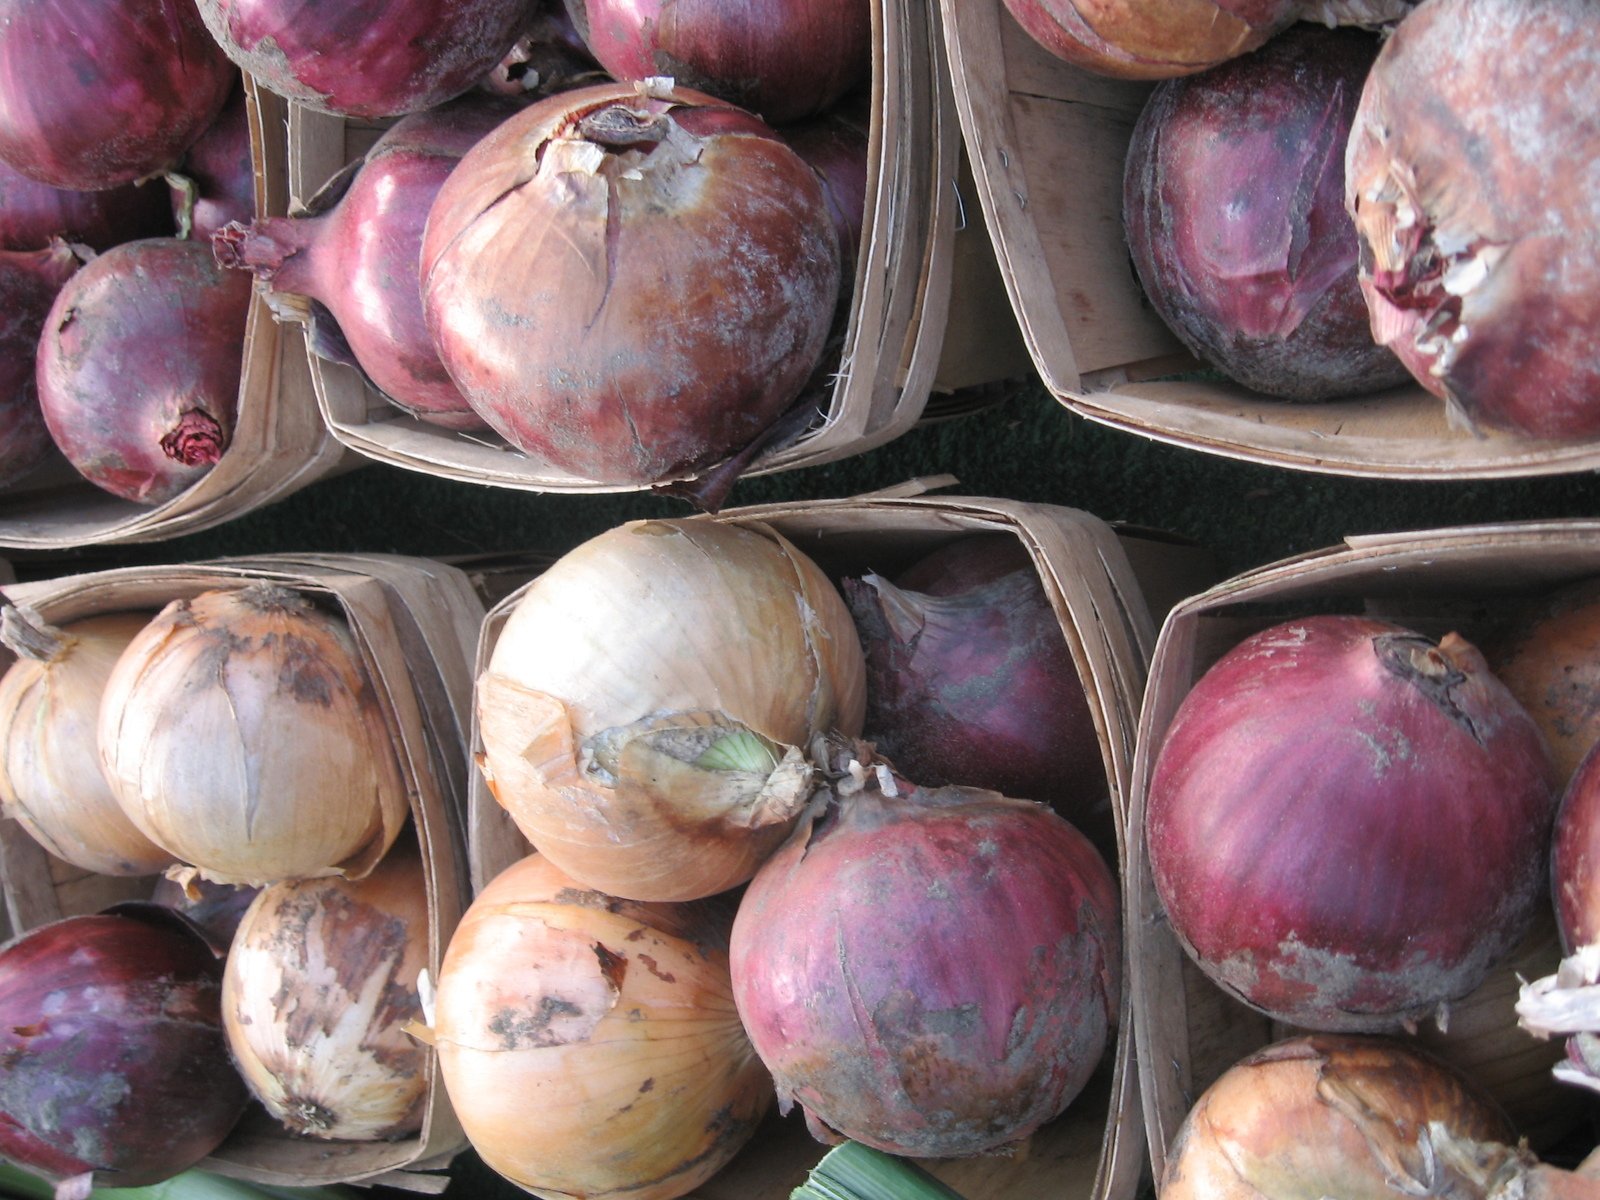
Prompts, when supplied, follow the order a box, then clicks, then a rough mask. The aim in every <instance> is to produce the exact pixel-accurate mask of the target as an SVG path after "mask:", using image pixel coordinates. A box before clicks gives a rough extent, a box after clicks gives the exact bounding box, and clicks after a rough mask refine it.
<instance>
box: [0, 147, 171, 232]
mask: <svg viewBox="0 0 1600 1200" xmlns="http://www.w3.org/2000/svg"><path fill="white" fill-rule="evenodd" d="M172 231H173V225H172V215H171V213H170V211H169V207H168V203H167V193H166V190H165V189H163V188H162V187H160V186H159V185H158V184H148V183H147V184H134V183H126V184H123V185H121V186H120V187H114V188H105V189H103V190H101V191H97V192H78V191H71V190H67V189H63V188H54V187H51V186H50V185H49V184H47V183H40V182H39V181H38V180H37V179H30V178H28V176H26V175H24V174H22V173H21V172H20V171H17V170H14V169H12V168H11V167H9V166H7V165H6V164H5V163H4V162H0V248H4V249H6V250H42V249H44V248H45V247H46V246H48V245H49V244H50V239H51V238H56V237H59V238H65V239H66V240H67V241H69V242H77V243H79V244H81V245H84V246H88V247H89V248H90V249H93V250H109V249H110V248H111V247H112V246H115V245H116V244H117V243H118V242H131V241H133V239H135V238H141V237H162V236H164V235H168V234H170V233H172Z"/></svg>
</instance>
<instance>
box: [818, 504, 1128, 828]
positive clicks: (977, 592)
mask: <svg viewBox="0 0 1600 1200" xmlns="http://www.w3.org/2000/svg"><path fill="white" fill-rule="evenodd" d="M843 586H844V593H845V598H846V600H847V601H848V602H849V604H850V609H851V612H852V614H853V615H854V616H855V619H856V628H857V630H858V632H859V633H860V635H861V643H862V647H863V649H864V650H865V651H866V655H867V717H866V724H865V727H864V728H865V731H866V732H865V734H864V735H863V736H864V737H866V738H867V740H869V741H871V742H872V743H874V745H876V746H877V748H878V750H879V751H881V752H882V753H883V754H884V755H885V756H886V757H887V758H889V759H890V760H891V761H892V762H893V763H894V764H895V767H896V768H897V769H898V770H901V771H903V772H905V774H906V775H908V776H910V777H911V778H913V779H916V780H918V781H919V782H921V783H922V784H923V785H924V786H933V785H938V784H949V783H954V784H962V785H965V786H967V787H979V788H988V789H991V790H993V791H997V792H1003V793H1005V794H1006V795H1008V796H1015V797H1017V798H1019V799H1024V800H1039V801H1042V802H1044V803H1048V804H1052V805H1055V806H1056V807H1057V808H1058V810H1059V811H1060V812H1061V813H1062V815H1063V816H1065V817H1067V818H1068V819H1069V820H1071V821H1073V822H1074V823H1075V824H1078V825H1079V826H1080V827H1084V826H1085V825H1086V824H1088V823H1089V821H1091V820H1092V821H1093V823H1094V825H1095V826H1096V828H1095V829H1094V831H1093V832H1094V835H1095V836H1096V838H1097V839H1100V835H1101V834H1104V835H1106V838H1105V839H1104V840H1103V842H1102V844H1105V845H1107V846H1114V845H1115V842H1114V841H1111V840H1109V838H1110V834H1111V830H1110V826H1109V812H1108V811H1106V809H1105V801H1106V798H1107V789H1106V782H1105V778H1106V777H1105V766H1104V763H1103V761H1102V758H1101V753H1100V737H1099V734H1098V732H1097V731H1096V729H1095V723H1094V716H1093V714H1092V713H1091V712H1090V711H1089V700H1088V696H1087V694H1086V693H1085V692H1084V687H1083V683H1082V682H1081V681H1080V680H1079V678H1078V668H1077V666H1076V664H1075V663H1074V662H1073V660H1072V651H1071V649H1070V648H1069V647H1068V646H1067V640H1066V637H1065V635H1064V634H1063V633H1062V630H1061V619H1060V617H1058V616H1057V615H1056V611H1055V609H1054V608H1053V607H1051V604H1050V597H1049V596H1048V595H1047V594H1046V592H1045V590H1044V585H1043V583H1042V582H1041V580H1040V578H1039V569H1038V568H1037V567H1036V566H1034V564H1033V560H1032V559H1031V558H1030V557H1029V556H1028V551H1027V550H1026V549H1025V548H1024V546H1023V544H1022V542H1021V541H1020V540H1018V539H1017V538H1016V537H1015V536H1014V535H1012V534H1006V533H1000V534H979V535H976V536H972V537H964V538H958V539H957V540H955V541H953V542H951V543H950V544H949V545H947V546H945V547H942V548H941V549H939V550H936V551H934V552H933V554H931V555H929V556H927V557H925V558H923V559H920V560H918V561H917V562H916V563H914V564H913V565H912V566H911V567H909V568H908V569H907V570H906V571H904V572H902V573H901V574H900V575H898V576H897V577H896V581H895V582H894V583H890V582H889V581H888V580H887V579H885V578H883V577H882V576H880V575H865V576H862V577H861V578H859V579H855V578H848V579H846V580H844V584H843ZM1096 810H1099V811H1098V812H1097V811H1096ZM1086 832H1087V830H1086Z"/></svg>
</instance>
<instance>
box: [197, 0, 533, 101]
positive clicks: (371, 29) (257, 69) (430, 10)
mask: <svg viewBox="0 0 1600 1200" xmlns="http://www.w3.org/2000/svg"><path fill="white" fill-rule="evenodd" d="M198 2H199V6H200V15H201V16H202V17H203V18H205V23H206V27H207V28H208V29H210V30H211V34H212V36H213V37H214V38H215V39H216V41H217V43H218V44H219V45H220V46H221V47H222V49H223V50H224V51H225V52H226V53H227V56H228V57H229V58H231V59H232V60H233V61H234V62H235V63H237V64H238V65H239V66H240V67H242V68H244V69H245V70H246V71H248V72H250V74H251V75H252V76H253V77H254V78H255V80H256V81H257V82H258V83H260V84H262V85H263V86H265V87H267V88H268V89H270V90H271V91H274V92H276V93H278V94H279V95H280V96H286V97H288V98H289V99H291V100H298V101H299V102H300V103H302V104H305V105H307V106H309V107H311V108H314V109H317V110H318V111H321V112H328V113H337V114H340V115H342V116H347V117H395V116H399V115H401V114H402V113H412V112H420V111H421V110H423V109H425V108H432V107H433V106H434V105H435V104H438V103H440V102H441V101H444V100H449V99H450V98H451V97H453V96H458V95H460V94H461V93H462V92H464V91H466V90H467V89H468V88H470V87H472V86H473V85H474V84H476V83H477V82H478V81H479V80H480V79H482V78H483V77H484V76H485V75H487V74H488V73H489V72H490V71H491V70H493V69H494V67H495V65H496V64H497V63H498V62H500V60H501V58H502V57H504V55H505V54H506V52H507V51H508V50H509V49H510V48H511V46H512V44H513V43H514V42H515V41H516V40H517V36H518V35H519V34H520V33H521V32H522V29H523V25H524V23H525V21H526V14H527V8H528V0H381V2H380V3H374V4H361V5H353V4H350V3H349V0H198Z"/></svg>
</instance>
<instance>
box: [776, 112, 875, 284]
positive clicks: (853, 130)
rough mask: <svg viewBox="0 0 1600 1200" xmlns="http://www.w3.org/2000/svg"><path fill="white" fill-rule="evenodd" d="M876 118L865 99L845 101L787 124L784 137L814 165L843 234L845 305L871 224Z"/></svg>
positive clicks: (838, 230)
mask: <svg viewBox="0 0 1600 1200" xmlns="http://www.w3.org/2000/svg"><path fill="white" fill-rule="evenodd" d="M871 130H872V120H871V114H870V113H869V112H868V111H867V106H866V103H865V101H857V102H855V103H852V102H850V101H849V100H848V99H846V100H844V101H841V102H840V103H839V104H836V105H835V106H834V107H832V108H830V109H829V110H828V111H827V112H825V113H823V114H821V115H820V116H817V117H812V118H811V119H809V120H806V121H799V122H796V123H795V124H793V125H789V126H786V127H785V128H784V130H783V136H784V139H785V140H786V141H787V142H788V143H789V145H790V146H791V147H792V148H793V149H794V151H795V153H796V154H798V155H799V156H800V157H801V158H803V159H805V160H806V162H808V163H810V164H811V169H812V170H813V171H815V172H816V173H817V178H818V179H820V180H822V194H823V196H824V197H825V198H826V200H827V202H828V212H829V214H830V215H831V216H832V217H833V228H834V232H835V233H837V234H838V235H839V263H840V267H841V269H842V277H841V284H840V289H839V291H840V303H841V305H843V306H846V307H848V305H849V303H850V291H851V285H852V283H853V282H854V280H855V274H856V256H857V255H858V254H859V253H860V249H861V236H862V231H863V230H864V229H865V228H866V222H867V175H868V172H869V170H870V167H871V163H870V161H869V159H868V155H867V150H868V139H869V138H870V136H871Z"/></svg>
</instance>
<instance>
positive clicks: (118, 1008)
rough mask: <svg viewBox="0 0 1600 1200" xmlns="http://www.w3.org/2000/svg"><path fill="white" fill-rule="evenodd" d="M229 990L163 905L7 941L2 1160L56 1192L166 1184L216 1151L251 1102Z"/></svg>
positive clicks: (0, 1037) (0, 1026)
mask: <svg viewBox="0 0 1600 1200" xmlns="http://www.w3.org/2000/svg"><path fill="white" fill-rule="evenodd" d="M221 990H222V962H221V960H220V959H218V958H217V956H216V955H215V954H213V953H212V951H211V948H210V947H209V946H208V945H206V943H205V941H204V939H202V938H201V937H200V936H199V935H198V934H196V933H195V932H194V930H193V929H191V928H189V927H188V926H187V925H186V924H185V923H184V922H183V920H182V919H181V918H179V917H177V916H174V915H172V914H170V913H168V912H167V911H166V910H165V909H162V908H160V907H159V906H156V905H123V906H118V908H117V909H116V910H115V911H111V912H106V913H101V914H98V915H93V916H77V917H66V918H64V919H62V920H59V921H54V922H52V923H50V924H48V925H41V926H39V927H37V928H35V929H33V930H31V931H29V932H27V933H24V934H22V935H21V936H20V937H17V938H15V939H13V940H12V941H10V942H8V943H6V945H5V946H4V947H0V1154H4V1155H5V1157H6V1158H8V1159H10V1160H11V1161H12V1162H14V1163H17V1164H19V1165H21V1166H25V1167H27V1168H28V1169H30V1170H34V1171H38V1172H40V1173H42V1174H44V1175H47V1176H50V1177H53V1178H54V1179H56V1180H58V1181H59V1183H58V1191H57V1195H58V1196H66V1195H72V1194H78V1195H87V1194H88V1191H87V1185H88V1184H89V1183H90V1182H91V1180H92V1182H93V1184H94V1185H95V1186H96V1187H134V1186H140V1185H144V1184H149V1183H157V1182H159V1181H161V1180H163V1179H166V1178H168V1177H170V1176H172V1175H175V1174H177V1173H178V1172H179V1171H182V1170H185V1169H187V1168H188V1167H191V1166H193V1165H194V1164H195V1163H196V1162H198V1161H199V1160H200V1159H202V1158H204V1157H205V1156H206V1155H207V1154H210V1153H211V1151H212V1150H214V1149H215V1148H216V1147H217V1145H218V1144H219V1143H220V1142H221V1141H222V1139H223V1138H224V1137H226V1136H227V1134H228V1133H229V1131H230V1130H231V1129H232V1128H233V1125H234V1124H235V1122H237V1121H238V1119H239V1116H240V1114H241V1113H242V1111H243V1109H244V1106H245V1101H246V1095H247V1094H246V1092H245V1087H244V1083H243V1081H242V1080H240V1078H239V1076H238V1073H237V1072H236V1071H235V1070H234V1069H233V1065H232V1063H230V1062H229V1061H228V1047H227V1042H226V1041H225V1039H224V1037H223V1033H222V1018H221V1012H220V1009H219V1004H218V1001H219V997H220V995H221ZM74 1188H77V1189H81V1190H78V1191H76V1192H74V1191H73V1190H72V1189H74Z"/></svg>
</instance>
